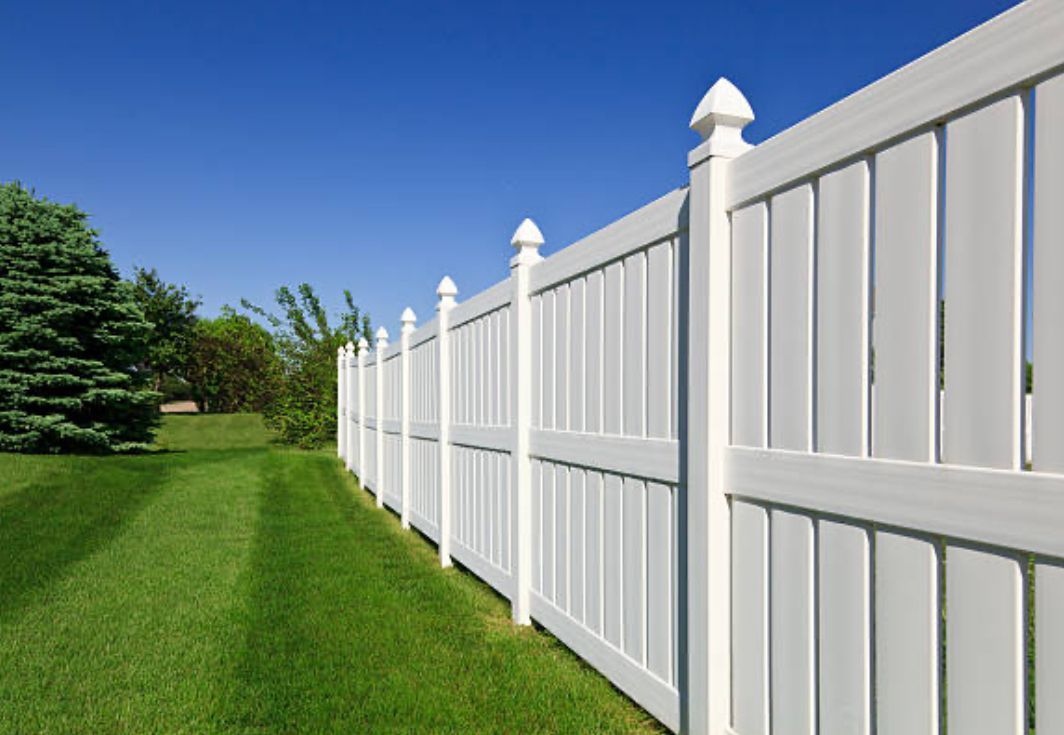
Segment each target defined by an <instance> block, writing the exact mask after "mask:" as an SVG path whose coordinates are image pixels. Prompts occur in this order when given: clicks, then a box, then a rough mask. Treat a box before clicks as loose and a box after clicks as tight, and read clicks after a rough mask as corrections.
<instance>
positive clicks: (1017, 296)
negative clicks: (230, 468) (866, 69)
mask: <svg viewBox="0 0 1064 735" xmlns="http://www.w3.org/2000/svg"><path fill="white" fill-rule="evenodd" d="M1061 38H1064V5H1061V4H1060V3H1059V2H1054V1H1052V0H1029V1H1028V2H1026V3H1023V4H1021V5H1019V6H1017V7H1016V8H1014V9H1013V10H1010V11H1008V12H1006V13H1004V14H1003V15H1001V16H999V17H998V18H996V19H994V20H992V21H990V22H989V23H986V24H984V25H983V26H980V27H979V28H977V29H975V30H974V31H972V32H971V33H969V34H966V35H965V36H962V37H960V38H958V39H956V40H954V41H952V42H951V43H949V44H946V45H945V46H943V47H942V48H940V49H937V50H936V51H934V52H932V53H931V54H928V55H927V56H925V57H924V58H922V59H919V60H918V61H916V62H914V63H912V64H910V65H908V66H906V67H904V68H903V69H901V70H899V71H897V72H895V73H893V74H891V75H889V76H887V77H885V78H884V79H882V80H880V81H879V82H876V83H875V84H872V85H870V86H869V87H867V88H865V89H863V90H861V91H859V92H857V93H855V94H853V95H851V96H850V97H848V98H846V99H845V100H843V101H841V102H839V103H838V104H836V105H834V106H832V107H830V108H828V109H826V110H824V111H823V112H821V113H819V114H817V115H814V116H813V117H811V118H809V119H808V120H806V121H804V122H802V123H800V124H798V125H796V126H795V127H794V128H792V129H790V130H787V131H785V132H783V133H781V134H780V135H778V136H776V137H774V138H772V139H770V140H768V141H765V142H764V143H762V144H760V145H758V146H750V145H748V144H746V143H745V142H744V141H743V139H742V129H743V127H744V126H745V125H746V124H747V123H749V122H750V121H751V120H752V119H753V112H752V110H751V109H750V106H749V104H748V103H747V102H746V100H745V98H744V97H743V96H742V94H741V93H740V92H739V90H738V89H736V88H735V87H734V86H733V85H731V84H730V83H729V82H728V81H727V80H723V79H722V80H720V81H718V82H717V83H716V84H715V85H713V87H712V88H711V89H710V90H709V92H708V93H707V94H706V95H705V97H704V98H703V100H702V102H701V103H700V104H699V106H698V108H697V109H696V111H695V114H694V117H693V119H692V121H691V127H692V128H693V129H695V130H696V131H697V132H699V133H700V134H701V135H702V137H703V139H704V140H703V142H702V143H701V144H700V145H699V146H698V147H696V148H695V149H694V150H693V151H691V153H690V155H689V157H688V165H689V168H690V185H689V186H687V187H684V188H682V189H679V190H676V191H673V192H670V193H669V194H666V195H665V196H663V197H661V198H660V199H658V200H656V201H654V202H651V203H650V204H648V205H646V206H645V207H643V208H641V209H639V210H637V211H635V212H633V213H631V214H629V215H628V216H626V217H624V218H622V219H620V220H618V221H617V222H615V223H613V224H611V225H609V226H607V227H605V228H604V229H602V230H600V231H598V232H596V233H594V234H592V235H590V236H589V237H587V238H585V239H583V240H581V241H579V242H577V243H574V244H573V245H571V246H569V247H567V248H564V249H562V250H560V251H558V252H557V253H555V254H554V255H552V256H551V257H549V258H546V259H544V258H542V257H541V256H540V255H539V248H540V246H541V245H542V243H543V237H542V235H541V233H540V232H539V230H538V228H536V226H535V225H534V224H533V223H532V222H531V221H530V220H525V221H524V222H523V223H522V224H521V226H520V227H519V228H518V229H517V231H516V233H515V234H514V237H513V241H512V244H513V246H514V248H515V255H514V256H513V258H512V260H511V262H510V265H511V273H510V277H509V278H508V279H506V280H504V281H502V282H500V283H498V284H496V285H495V286H493V287H491V288H489V289H487V290H486V291H483V292H481V293H480V294H478V295H476V296H474V297H472V298H470V299H468V300H465V301H463V302H461V303H459V302H457V301H456V299H455V297H456V295H457V288H456V287H455V285H454V283H453V282H452V281H451V279H450V278H444V279H443V281H441V283H440V285H439V288H438V289H437V295H438V296H439V303H438V306H437V314H436V317H435V318H434V319H433V320H432V321H430V322H428V323H426V324H424V325H422V326H421V327H420V328H415V317H414V314H413V312H412V311H410V310H409V309H408V310H407V311H406V312H404V313H403V316H402V331H401V336H400V339H399V341H398V342H397V343H395V344H391V345H390V344H389V342H388V335H387V332H386V331H385V330H384V329H383V328H382V329H381V330H379V331H378V333H377V339H376V344H375V345H374V346H373V348H372V349H371V347H370V345H369V344H368V343H367V342H366V341H365V340H363V341H361V342H360V343H359V344H358V345H353V344H349V345H347V347H346V348H342V349H340V350H339V352H338V354H337V371H338V372H337V377H338V381H337V383H338V386H337V451H338V454H339V455H340V457H341V458H342V459H343V460H344V461H345V463H346V466H347V468H348V469H350V470H351V471H352V472H354V473H355V474H356V475H358V477H359V479H360V482H361V484H362V486H363V487H365V488H366V489H367V490H369V491H370V492H372V493H373V494H374V496H375V498H376V501H377V504H378V505H379V506H382V507H388V508H391V509H392V510H394V511H395V512H396V513H398V514H399V515H400V517H401V519H402V524H403V526H404V527H411V526H412V527H414V528H416V529H418V530H419V531H420V532H421V533H422V534H424V535H425V536H426V537H428V538H429V539H431V540H432V541H433V542H435V543H436V544H437V546H438V550H439V555H440V561H441V564H442V565H444V566H447V565H450V564H451V563H453V562H458V563H460V564H461V565H462V566H463V567H465V568H466V569H468V570H470V571H471V572H473V573H474V574H476V575H477V576H479V577H480V578H481V579H483V580H484V581H486V582H487V583H488V584H490V585H491V586H492V587H493V588H495V589H496V590H497V591H498V592H499V593H500V594H502V595H503V596H505V597H506V598H508V599H509V600H510V601H511V604H512V608H513V617H514V621H515V622H516V623H518V624H528V623H529V622H531V620H533V619H534V620H536V621H537V622H538V623H540V624H541V625H543V626H544V627H545V628H547V629H548V630H550V631H551V632H552V633H553V634H554V635H555V636H556V637H557V638H559V639H560V640H561V641H562V642H564V643H565V644H566V645H567V646H569V647H570V648H571V649H573V650H574V651H575V652H576V653H577V654H578V655H580V656H581V657H582V658H584V659H585V660H586V661H588V662H589V663H590V664H591V665H592V666H594V667H595V668H597V669H598V670H599V671H601V672H602V673H603V674H605V675H606V676H607V677H608V678H609V679H610V680H611V681H612V682H613V683H614V684H615V685H616V686H618V687H619V688H620V689H622V690H623V691H624V692H625V693H627V694H628V695H629V696H630V697H632V698H633V699H634V700H635V701H636V702H638V703H639V704H640V705H642V706H643V707H644V708H646V709H647V711H649V712H650V713H651V714H652V715H653V716H655V717H656V718H658V719H659V720H660V721H661V722H663V723H664V724H665V725H666V726H668V727H669V728H671V729H673V730H677V731H684V732H695V733H714V734H720V735H724V734H725V733H730V734H731V735H768V733H776V734H789V733H796V734H800V735H812V734H813V733H826V734H827V733H866V734H869V735H870V734H871V733H873V732H875V733H878V734H879V735H893V734H895V733H899V734H900V733H905V734H910V733H927V734H929V735H934V734H937V733H944V732H946V725H947V723H948V727H949V731H950V732H954V733H956V732H960V733H965V735H968V734H974V735H981V734H983V733H985V734H987V735H991V734H993V735H999V734H1002V733H1004V734H1011V735H1020V734H1021V733H1024V732H1028V731H1038V732H1041V733H1054V732H1064V697H1061V696H1059V694H1060V693H1061V692H1064V561H1062V560H1064V541H1062V539H1064V534H1062V532H1064V474H1062V473H1064V377H1062V376H1064V207H1061V203H1062V202H1064V43H1061V41H1060V39H1061ZM1029 364H1036V365H1037V367H1038V370H1037V372H1036V373H1035V376H1036V378H1037V386H1036V387H1034V388H1033V389H1032V386H1031V384H1030V380H1031V379H1030V378H1029V376H1028V371H1029V370H1030V368H1029ZM1035 693H1037V694H1038V696H1037V700H1036V698H1035ZM1036 701H1037V707H1035V702H1036Z"/></svg>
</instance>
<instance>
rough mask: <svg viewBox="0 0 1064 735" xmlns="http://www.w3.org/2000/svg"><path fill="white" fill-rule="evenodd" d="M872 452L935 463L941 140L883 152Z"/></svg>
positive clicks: (924, 138) (879, 160)
mask: <svg viewBox="0 0 1064 735" xmlns="http://www.w3.org/2000/svg"><path fill="white" fill-rule="evenodd" d="M875 161H876V164H875V166H876V191H875V198H876V200H875V210H876V221H875V240H876V252H875V258H876V274H875V279H876V286H875V301H876V312H875V329H874V332H873V338H874V342H875V391H876V401H877V403H876V405H877V410H876V413H875V417H874V418H875V421H874V427H873V431H872V445H873V450H872V454H873V455H874V456H876V457H886V458H890V459H911V460H914V461H924V462H928V461H933V460H934V459H935V456H936V445H937V441H938V428H937V414H936V404H937V400H938V347H937V344H938V249H937V237H938V138H937V135H936V133H934V132H926V133H921V134H919V135H917V136H914V137H912V138H910V139H908V140H906V141H903V142H901V143H898V144H897V145H894V146H891V147H890V148H887V149H886V150H883V151H880V152H879V153H878V154H877V155H876V158H875Z"/></svg>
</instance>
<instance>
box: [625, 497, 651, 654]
mask: <svg viewBox="0 0 1064 735" xmlns="http://www.w3.org/2000/svg"><path fill="white" fill-rule="evenodd" d="M621 492H622V493H623V509H622V514H623V521H622V530H621V534H622V538H621V544H622V546H621V554H622V556H623V559H622V562H621V563H622V575H623V576H622V580H621V589H622V590H623V597H622V603H621V604H622V605H623V606H624V609H623V612H622V613H621V614H622V616H623V618H624V652H625V653H627V654H628V655H629V656H630V657H632V658H633V659H634V660H636V661H639V662H640V663H642V662H643V661H644V659H645V655H646V652H645V648H644V643H645V642H644V640H643V625H644V620H645V617H644V616H645V614H646V610H645V607H644V595H645V594H646V579H645V577H644V574H645V572H646V570H645V568H644V567H645V564H646V551H645V546H644V544H645V539H646V535H645V533H646V532H645V529H644V525H645V523H646V519H645V518H644V504H645V502H646V500H645V495H646V485H645V483H644V482H643V481H642V480H638V479H636V478H634V477H626V478H625V479H624V486H623V488H622V490H621Z"/></svg>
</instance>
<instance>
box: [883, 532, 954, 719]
mask: <svg viewBox="0 0 1064 735" xmlns="http://www.w3.org/2000/svg"><path fill="white" fill-rule="evenodd" d="M875 544H876V552H875V570H876V572H875V601H876V604H875V632H876V647H875V656H876V715H877V719H876V727H877V730H876V731H877V732H878V733H880V735H907V734H909V733H911V734H912V735H932V734H933V733H936V732H938V724H939V682H938V674H939V625H940V616H939V605H938V599H939V575H938V570H939V558H938V553H937V549H936V546H935V545H934V544H933V543H932V542H931V541H929V540H927V539H924V538H921V537H918V536H908V535H905V534H902V533H896V532H889V531H884V530H882V529H880V530H878V531H877V532H876V541H875Z"/></svg>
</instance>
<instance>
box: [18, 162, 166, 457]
mask: <svg viewBox="0 0 1064 735" xmlns="http://www.w3.org/2000/svg"><path fill="white" fill-rule="evenodd" d="M87 220H88V218H87V216H86V215H85V214H84V213H83V212H81V211H80V210H78V209H77V207H75V206H73V205H61V204H56V203H54V202H49V201H48V200H46V199H43V198H37V197H36V196H35V195H34V193H33V192H31V191H28V190H26V189H25V188H23V187H22V186H21V185H20V184H17V183H11V184H4V185H0V449H3V450H8V451H11V450H14V451H22V452H60V451H89V452H112V451H128V450H133V449H140V448H143V447H145V446H147V444H148V443H149V442H150V441H151V439H152V434H153V430H154V427H155V426H156V425H157V422H158V409H157V399H158V394H156V393H154V392H152V391H148V390H146V389H144V377H143V376H142V375H141V374H139V373H138V372H137V370H136V368H135V367H134V366H135V365H137V364H138V363H141V362H143V361H144V359H145V357H146V355H147V348H148V335H149V334H150V332H151V325H150V324H149V323H148V322H147V321H145V319H144V315H143V314H142V313H141V311H140V309H139V308H138V307H137V305H136V303H135V301H134V299H133V293H132V288H131V286H130V284H128V283H126V282H124V281H122V280H121V279H120V278H119V275H118V272H117V271H116V270H115V267H114V266H113V265H112V263H111V260H110V258H109V256H108V254H107V252H106V251H105V250H104V249H103V248H102V247H101V246H100V243H99V241H98V240H97V233H96V232H95V231H94V230H92V229H90V228H89V227H88V223H87Z"/></svg>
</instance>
